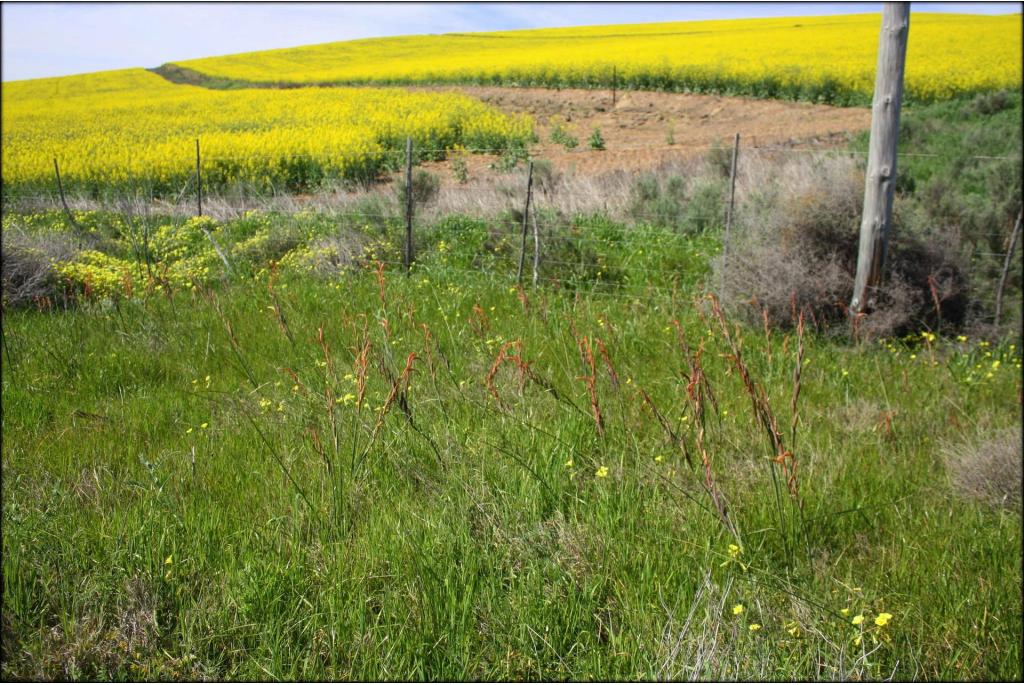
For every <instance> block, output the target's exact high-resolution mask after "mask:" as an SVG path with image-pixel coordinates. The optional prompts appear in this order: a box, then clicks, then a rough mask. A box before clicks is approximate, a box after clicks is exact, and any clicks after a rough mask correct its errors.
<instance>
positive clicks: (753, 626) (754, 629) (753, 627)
mask: <svg viewBox="0 0 1024 685" xmlns="http://www.w3.org/2000/svg"><path fill="white" fill-rule="evenodd" d="M747 627H748V628H749V629H750V632H752V633H754V632H757V631H758V630H761V624H760V623H751V624H750V625H749V626H747Z"/></svg>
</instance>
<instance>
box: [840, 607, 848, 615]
mask: <svg viewBox="0 0 1024 685" xmlns="http://www.w3.org/2000/svg"><path fill="white" fill-rule="evenodd" d="M839 613H840V614H842V615H843V616H848V615H849V614H850V609H849V608H846V609H840V610H839Z"/></svg>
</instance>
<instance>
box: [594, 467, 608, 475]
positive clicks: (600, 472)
mask: <svg viewBox="0 0 1024 685" xmlns="http://www.w3.org/2000/svg"><path fill="white" fill-rule="evenodd" d="M595 475H596V476H597V477H598V478H607V477H608V467H607V466H601V467H600V468H598V469H597V473H596V474H595Z"/></svg>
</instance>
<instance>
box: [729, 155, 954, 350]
mask: <svg viewBox="0 0 1024 685" xmlns="http://www.w3.org/2000/svg"><path fill="white" fill-rule="evenodd" d="M740 169H741V176H743V178H741V180H740V181H739V182H738V183H737V195H738V197H737V212H736V214H737V217H736V226H735V231H734V233H733V236H732V238H731V240H730V244H729V245H728V247H727V250H726V252H725V253H724V254H723V255H722V256H720V257H719V258H718V259H716V260H715V262H714V264H713V268H714V271H715V277H716V282H717V283H719V284H720V288H721V295H722V299H723V301H724V302H726V303H727V304H729V305H730V306H731V307H732V308H733V309H735V310H737V312H738V313H739V314H741V315H744V316H746V318H748V319H749V320H751V321H752V322H758V323H759V322H762V321H763V320H764V319H765V318H767V320H768V322H769V323H770V324H771V325H773V326H782V327H792V326H795V325H796V317H797V315H798V313H799V312H800V311H805V312H806V313H807V315H808V318H809V319H810V321H811V322H812V323H813V324H815V325H817V326H818V328H821V329H824V328H828V327H830V326H831V325H833V324H839V326H836V327H837V328H842V329H845V322H846V320H847V315H848V310H847V305H848V302H849V300H850V297H851V295H852V293H853V280H854V275H855V274H856V269H857V248H858V237H859V230H860V216H861V210H862V200H863V193H864V176H863V171H862V170H861V168H860V164H859V163H858V160H856V159H853V158H849V157H838V156H810V155H807V156H802V157H799V158H794V157H789V158H785V159H783V160H781V161H780V160H775V159H772V158H770V157H767V156H759V157H754V158H752V159H750V160H747V162H746V164H745V165H741V167H740ZM894 223H895V224H896V225H895V226H894V228H893V236H892V239H891V241H890V248H889V254H888V257H887V267H886V271H887V280H886V282H885V284H884V285H883V287H882V288H881V291H880V292H879V293H878V297H877V308H876V310H875V311H874V312H872V313H871V314H870V315H869V316H867V317H866V318H864V319H863V320H861V321H860V322H859V331H858V332H859V334H861V335H863V336H865V337H882V336H889V335H899V334H902V333H905V332H909V331H913V330H919V329H920V327H922V326H927V327H928V328H931V329H937V328H939V327H941V326H952V327H953V328H956V327H958V326H959V325H960V324H961V323H962V322H963V320H964V316H965V314H966V309H967V306H966V289H965V285H964V284H965V279H964V277H963V274H962V271H961V269H960V267H959V265H958V261H957V257H956V251H955V248H954V247H952V244H953V243H952V241H951V240H946V239H944V238H943V236H929V241H928V242H926V241H924V240H922V239H920V238H918V237H917V236H915V235H914V234H912V233H911V232H910V231H909V230H908V229H907V228H906V227H903V226H901V225H900V223H899V216H898V214H897V216H896V218H895V219H894Z"/></svg>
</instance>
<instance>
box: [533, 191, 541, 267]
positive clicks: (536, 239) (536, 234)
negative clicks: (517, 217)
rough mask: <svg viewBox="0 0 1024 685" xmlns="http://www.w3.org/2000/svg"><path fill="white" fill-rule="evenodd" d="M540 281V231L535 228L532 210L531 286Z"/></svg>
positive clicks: (535, 213) (534, 216)
mask: <svg viewBox="0 0 1024 685" xmlns="http://www.w3.org/2000/svg"><path fill="white" fill-rule="evenodd" d="M539 280H540V229H539V228H538V226H537V208H536V207H534V208H533V284H534V285H537V282H538V281H539Z"/></svg>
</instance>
